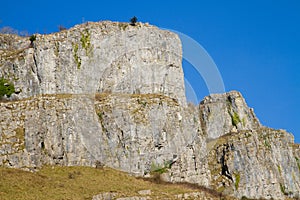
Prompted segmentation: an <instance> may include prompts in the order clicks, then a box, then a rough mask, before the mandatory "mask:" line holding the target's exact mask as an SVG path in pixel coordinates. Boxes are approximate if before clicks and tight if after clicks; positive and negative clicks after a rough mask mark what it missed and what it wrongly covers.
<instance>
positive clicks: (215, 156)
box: [0, 22, 300, 199]
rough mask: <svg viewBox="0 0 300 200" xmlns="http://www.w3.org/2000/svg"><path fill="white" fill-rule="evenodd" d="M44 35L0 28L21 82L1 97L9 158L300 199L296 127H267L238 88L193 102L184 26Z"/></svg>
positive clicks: (102, 26) (121, 26) (105, 25)
mask: <svg viewBox="0 0 300 200" xmlns="http://www.w3.org/2000/svg"><path fill="white" fill-rule="evenodd" d="M36 36H37V37H36V41H34V42H33V44H30V41H29V39H28V38H23V37H19V36H14V35H0V77H4V78H6V79H9V80H10V81H11V82H13V83H14V85H15V87H16V91H17V92H16V94H14V95H13V96H14V97H13V98H14V99H12V98H10V99H6V101H2V102H0V113H1V115H0V165H1V166H7V167H15V168H22V169H27V170H37V169H38V168H40V167H41V166H43V165H44V164H50V165H65V166H72V165H86V166H94V167H97V166H99V163H100V164H101V166H102V165H105V166H108V167H113V168H115V169H119V170H122V171H126V172H128V173H131V174H133V175H136V176H149V174H152V173H157V172H159V173H163V174H162V175H161V176H162V178H163V179H164V180H167V181H170V182H189V183H194V184H198V185H202V186H206V187H210V188H211V189H215V190H217V191H219V192H222V193H223V194H226V195H230V196H235V197H237V198H241V197H243V196H246V197H249V198H267V199H271V198H273V199H284V198H287V197H299V191H300V178H299V177H300V171H299V170H300V148H299V145H298V144H294V141H293V136H292V135H291V134H289V133H287V132H285V131H283V130H273V129H270V128H266V127H264V126H262V125H261V124H260V123H259V120H258V119H257V118H256V116H255V114H254V112H253V109H251V108H249V107H248V106H247V104H246V102H245V100H244V98H243V97H242V95H241V94H240V93H239V92H237V91H232V92H228V93H225V94H212V95H210V96H208V97H205V98H204V100H203V101H202V102H201V103H200V105H199V106H193V105H187V103H186V99H185V98H186V97H185V92H184V81H183V80H184V75H183V70H182V67H181V60H182V52H181V43H180V40H179V38H178V36H177V35H176V34H174V33H171V32H168V31H163V30H160V29H158V28H156V27H153V26H150V25H147V24H142V23H138V24H137V25H136V26H130V25H129V24H127V23H117V22H97V23H92V22H89V23H86V24H82V25H77V26H75V27H73V28H71V29H70V30H65V31H61V32H59V33H54V34H50V35H40V34H37V35H36ZM200 196H201V195H200ZM200 196H199V194H195V195H184V194H183V195H182V196H180V197H178V198H181V199H186V198H196V199H197V198H198V197H199V199H210V197H207V198H206V197H203V198H202V197H200ZM94 198H95V199H105V198H114V196H113V195H111V194H105V195H103V194H101V195H98V196H95V197H94ZM128 198H147V197H145V196H144V197H128Z"/></svg>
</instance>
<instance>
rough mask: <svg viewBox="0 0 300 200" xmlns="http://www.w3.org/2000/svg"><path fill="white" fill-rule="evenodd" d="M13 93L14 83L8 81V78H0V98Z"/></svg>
mask: <svg viewBox="0 0 300 200" xmlns="http://www.w3.org/2000/svg"><path fill="white" fill-rule="evenodd" d="M13 93H15V86H14V84H12V83H10V82H9V80H7V79H5V78H3V77H2V78H0V98H2V97H4V96H6V97H10V96H11V95H12V94H13Z"/></svg>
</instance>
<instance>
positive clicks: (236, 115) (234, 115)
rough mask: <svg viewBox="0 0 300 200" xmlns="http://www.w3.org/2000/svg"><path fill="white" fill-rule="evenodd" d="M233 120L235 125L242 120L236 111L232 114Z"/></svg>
mask: <svg viewBox="0 0 300 200" xmlns="http://www.w3.org/2000/svg"><path fill="white" fill-rule="evenodd" d="M231 121H232V125H233V126H235V127H237V125H238V124H239V123H240V122H241V119H240V117H239V115H238V114H237V113H236V112H234V113H233V115H231Z"/></svg>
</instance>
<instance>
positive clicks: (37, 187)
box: [0, 166, 214, 200]
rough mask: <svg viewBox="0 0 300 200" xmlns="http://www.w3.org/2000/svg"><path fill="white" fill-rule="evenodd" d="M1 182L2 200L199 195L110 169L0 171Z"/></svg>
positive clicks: (45, 168)
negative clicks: (111, 194)
mask: <svg viewBox="0 0 300 200" xmlns="http://www.w3.org/2000/svg"><path fill="white" fill-rule="evenodd" d="M0 180H1V181H0V197H1V198H0V199H1V200H6V199H7V200H8V199H15V200H18V199H27V200H30V199H43V200H48V199H49V200H50V199H51V200H55V199H72V200H76V199H92V197H93V196H94V195H96V194H99V193H102V192H117V193H118V197H128V196H139V194H138V191H140V190H145V189H147V190H148V189H150V190H151V192H152V194H151V195H150V196H151V197H154V198H158V199H165V198H171V199H172V197H174V195H176V194H183V193H188V192H195V191H199V188H192V187H188V186H187V185H184V184H167V183H164V184H158V183H155V182H153V181H152V182H151V181H147V180H145V179H141V178H140V179H138V178H135V177H132V176H130V175H128V174H126V173H124V172H120V171H116V170H113V169H110V168H104V169H96V168H91V167H59V166H56V167H52V166H45V167H43V168H42V169H41V170H40V171H39V172H35V173H32V172H26V171H22V170H19V169H9V168H4V167H0ZM199 187H200V186H199ZM207 190H209V189H207ZM202 191H203V189H202ZM208 193H209V192H208ZM208 196H214V194H208Z"/></svg>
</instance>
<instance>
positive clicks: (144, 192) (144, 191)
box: [138, 190, 151, 195]
mask: <svg viewBox="0 0 300 200" xmlns="http://www.w3.org/2000/svg"><path fill="white" fill-rule="evenodd" d="M138 193H139V194H140V195H151V190H140V191H138Z"/></svg>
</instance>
